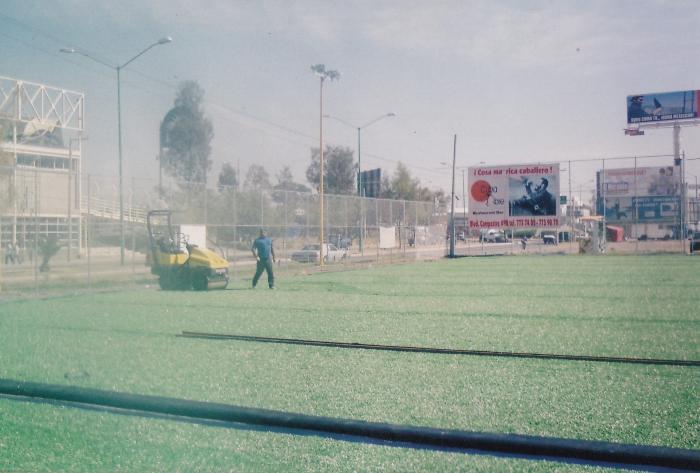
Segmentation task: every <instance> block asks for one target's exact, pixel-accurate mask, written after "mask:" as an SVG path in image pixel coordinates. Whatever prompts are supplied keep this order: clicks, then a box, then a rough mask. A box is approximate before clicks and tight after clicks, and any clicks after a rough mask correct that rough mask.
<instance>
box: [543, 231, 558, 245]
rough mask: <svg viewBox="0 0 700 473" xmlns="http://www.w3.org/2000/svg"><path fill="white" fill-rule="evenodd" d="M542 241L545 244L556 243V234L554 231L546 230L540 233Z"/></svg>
mask: <svg viewBox="0 0 700 473" xmlns="http://www.w3.org/2000/svg"><path fill="white" fill-rule="evenodd" d="M542 243H544V244H545V245H556V244H557V235H556V233H552V232H547V233H544V232H543V233H542Z"/></svg>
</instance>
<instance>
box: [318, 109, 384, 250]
mask: <svg viewBox="0 0 700 473" xmlns="http://www.w3.org/2000/svg"><path fill="white" fill-rule="evenodd" d="M395 116H396V114H395V113H394V112H389V113H385V114H384V115H381V116H379V117H377V118H375V119H374V120H372V121H370V122H368V123H366V124H364V125H362V126H357V125H353V124H352V123H348V122H346V121H345V120H343V119H342V118H338V117H334V116H332V115H324V117H325V118H332V119H333V120H337V121H339V122H340V123H342V124H343V125H346V126H349V127H351V128H355V129H356V130H357V195H358V196H360V197H364V193H363V192H362V191H363V190H364V189H363V188H362V154H361V149H362V146H361V145H362V139H361V136H362V135H361V133H362V130H364V129H365V128H367V127H368V126H370V125H374V124H375V123H377V122H378V121H380V120H383V119H385V118H390V117H395ZM363 233H364V226H363V227H362V228H361V229H360V254H363V255H364V254H365V253H364V250H365V249H364V244H363V235H362V234H363Z"/></svg>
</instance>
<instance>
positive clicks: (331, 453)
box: [0, 255, 700, 472]
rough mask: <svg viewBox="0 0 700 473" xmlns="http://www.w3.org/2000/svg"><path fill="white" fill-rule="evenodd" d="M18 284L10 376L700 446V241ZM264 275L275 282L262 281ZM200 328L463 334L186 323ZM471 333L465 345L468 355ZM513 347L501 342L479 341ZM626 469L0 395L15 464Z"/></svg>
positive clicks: (483, 428)
mask: <svg viewBox="0 0 700 473" xmlns="http://www.w3.org/2000/svg"><path fill="white" fill-rule="evenodd" d="M249 284H250V280H249V279H243V280H236V281H233V282H232V284H231V286H230V287H229V289H227V290H225V291H218V292H208V293H200V292H166V291H161V290H159V289H157V284H154V285H152V286H151V287H144V288H140V289H129V290H127V291H118V290H114V291H110V292H99V293H97V292H96V293H89V294H78V295H67V296H61V297H52V298H44V299H39V298H33V299H23V300H11V301H5V302H3V303H1V304H0V360H1V363H0V378H4V379H8V380H16V381H29V382H37V383H48V384H55V385H63V386H74V387H78V388H97V389H100V390H105V391H115V392H118V393H132V394H143V395H153V396H163V397H170V398H177V399H185V400H195V401H206V402H215V403H223V404H229V405H235V406H244V407H251V408H262V409H273V410H277V411H284V412H289V413H295V414H307V415H312V416H323V417H329V418H343V419H353V420H357V421H367V422H378V423H390V424H398V425H403V426H407V425H410V426H421V427H432V428H436V429H455V430H463V431H470V432H485V433H500V434H522V435H528V436H537V437H543V438H565V439H577V440H586V441H604V442H615V443H621V444H630V445H645V446H662V447H673V448H679V449H691V450H695V451H696V452H697V451H698V450H700V367H698V366H697V364H696V365H692V364H691V365H683V364H680V365H672V364H650V363H645V362H642V363H626V362H620V361H619V360H618V361H615V360H609V361H596V360H577V359H571V358H561V359H556V358H555V359H552V358H537V357H533V356H527V355H525V356H523V357H512V356H500V355H504V354H513V353H520V354H551V355H572V356H574V357H576V356H589V357H615V358H636V359H640V358H641V359H661V360H675V361H697V360H700V310H699V308H700V292H699V289H700V259H699V258H697V257H685V256H680V255H666V256H661V255H660V256H605V257H594V256H513V257H484V258H461V259H456V260H440V261H435V262H422V263H414V264H406V265H395V266H381V267H374V268H370V269H363V270H353V271H343V272H321V273H315V274H311V275H304V276H301V275H300V276H284V277H282V278H280V279H279V280H278V283H277V286H278V287H277V289H276V290H275V291H270V290H268V289H266V288H264V285H263V284H261V285H259V287H258V289H256V290H250V289H249V288H248V287H249ZM261 286H262V287H261ZM183 331H192V332H207V333H219V334H235V335H247V336H258V337H276V338H288V339H305V340H317V341H332V342H346V343H358V344H377V345H379V344H381V345H392V346H413V347H427V348H443V349H454V350H455V352H454V353H439V352H438V353H435V352H433V353H430V352H401V351H387V350H370V349H356V348H339V347H333V346H313V345H312V346H309V345H302V344H290V343H261V342H255V341H241V340H211V339H203V338H186V337H181V336H179V335H181V334H182V332H183ZM458 350H462V351H464V352H465V353H457V352H456V351H458ZM469 350H471V351H477V350H478V351H489V352H499V353H500V355H499V354H497V353H493V354H483V353H482V354H480V355H476V354H473V353H471V354H470V353H467V351H469ZM5 470H10V471H12V470H18V471H34V470H39V471H46V470H49V471H57V470H58V471H86V472H87V471H114V470H121V471H222V470H226V471H229V470H232V471H368V470H370V471H371V470H385V471H386V470H388V471H456V470H457V471H597V470H600V471H610V470H609V469H608V468H606V467H603V466H600V465H597V466H596V465H585V464H576V463H566V462H562V461H554V460H552V459H544V460H543V459H541V458H523V457H522V456H508V455H502V454H496V453H489V452H483V451H482V452H478V454H476V452H470V451H467V452H465V451H458V450H446V449H440V448H428V447H419V446H415V445H405V444H391V443H387V442H380V441H372V440H368V439H362V438H358V437H353V438H343V437H342V436H337V435H324V434H319V433H317V432H311V431H309V432H300V431H293V430H284V429H279V428H265V427H264V426H249V425H244V424H222V423H212V422H192V421H191V422H186V421H183V420H182V419H173V418H167V417H166V418H164V417H162V416H150V417H149V416H143V415H134V413H133V412H114V411H112V410H106V411H105V410H99V409H97V410H95V409H84V408H77V407H75V406H72V405H65V404H63V403H56V402H29V400H27V399H26V398H24V399H18V398H16V397H13V396H3V397H0V471H5Z"/></svg>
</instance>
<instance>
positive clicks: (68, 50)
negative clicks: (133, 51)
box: [60, 36, 173, 266]
mask: <svg viewBox="0 0 700 473" xmlns="http://www.w3.org/2000/svg"><path fill="white" fill-rule="evenodd" d="M172 40H173V39H172V38H171V37H170V36H166V37H164V38H161V39H159V40H158V41H156V42H155V43H153V44H151V45H149V46H148V47H147V48H145V49H143V50H142V51H141V52H140V53H138V54H137V55H136V56H134V57H132V58H131V59H129V60H128V61H126V62H125V63H124V64H121V65H116V66H115V65H113V64H110V63H108V62H105V61H103V60H101V59H98V58H96V57H93V56H91V55H90V54H88V53H87V52H86V51H83V50H81V49H76V48H61V50H60V51H61V52H62V53H68V54H73V53H75V54H80V55H81V56H85V57H86V58H88V59H92V60H93V61H95V62H97V63H99V64H102V65H103V66H106V67H109V68H110V69H114V70H115V71H117V130H118V135H119V237H120V238H119V239H120V248H119V254H120V261H121V265H122V266H124V186H123V174H122V102H121V70H122V69H124V68H125V67H126V66H128V65H129V64H131V63H132V62H133V61H134V60H136V59H137V58H139V57H140V56H142V55H143V54H145V53H146V52H147V51H149V50H150V49H151V48H154V47H156V46H160V45H162V44H167V43H170V42H172Z"/></svg>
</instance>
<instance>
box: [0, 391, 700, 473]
mask: <svg viewBox="0 0 700 473" xmlns="http://www.w3.org/2000/svg"><path fill="white" fill-rule="evenodd" d="M0 394H4V395H7V396H21V397H24V398H34V399H42V400H50V401H59V402H66V403H71V405H74V404H73V403H77V404H79V405H84V406H85V407H94V406H100V407H107V408H116V409H127V410H131V411H140V412H144V413H151V414H152V413H156V414H166V415H174V416H179V417H187V418H191V419H196V420H210V421H220V422H235V423H244V424H252V425H258V426H267V427H271V428H272V427H275V428H285V429H293V430H304V431H312V432H318V433H326V434H338V435H349V436H353V437H361V438H366V439H375V440H382V441H389V442H405V443H409V444H415V445H417V446H431V447H433V448H454V449H460V450H481V451H487V452H494V453H495V452H498V453H505V454H514V455H528V456H536V457H548V458H552V459H561V460H564V461H565V460H578V461H588V462H605V463H613V464H616V465H622V466H632V465H643V466H653V467H662V468H676V469H691V470H698V469H700V451H697V450H688V449H680V448H671V447H655V446H646V445H626V444H618V443H612V442H594V441H586V440H574V439H560V438H553V437H536V436H530V435H514V434H496V433H487V432H469V431H463V430H446V429H437V428H429V427H417V426H407V425H398V424H383V423H377V422H364V421H358V420H350V419H337V418H331V417H320V416H310V415H304V414H296V413H290V412H284V411H274V410H269V409H255V408H250V407H241V406H233V405H228V404H220V403H213V402H202V401H191V400H186V399H176V398H171V397H161V396H147V395H141V394H128V393H119V392H115V391H104V390H100V389H92V388H81V387H77V386H61V385H56V384H43V383H32V382H26V381H16V380H11V379H3V378H0Z"/></svg>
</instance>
